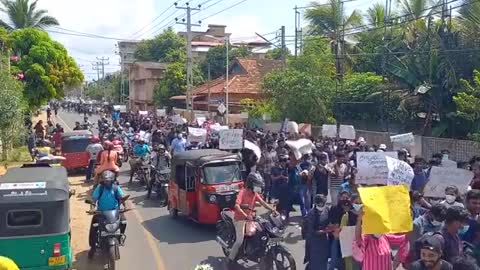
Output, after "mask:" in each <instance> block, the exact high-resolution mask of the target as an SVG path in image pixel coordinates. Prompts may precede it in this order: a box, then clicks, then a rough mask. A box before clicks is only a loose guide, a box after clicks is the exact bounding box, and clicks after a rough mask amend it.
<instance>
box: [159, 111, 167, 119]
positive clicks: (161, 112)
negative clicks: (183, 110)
mask: <svg viewBox="0 0 480 270" xmlns="http://www.w3.org/2000/svg"><path fill="white" fill-rule="evenodd" d="M166 115H167V111H166V110H165V109H157V116H158V117H160V116H166Z"/></svg>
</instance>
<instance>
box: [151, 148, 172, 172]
mask: <svg viewBox="0 0 480 270" xmlns="http://www.w3.org/2000/svg"><path fill="white" fill-rule="evenodd" d="M170 159H171V156H170V153H168V152H167V150H166V149H165V145H163V144H159V145H157V146H156V147H155V148H154V149H153V153H152V166H153V167H154V168H155V169H157V170H158V171H163V170H165V169H168V168H170Z"/></svg>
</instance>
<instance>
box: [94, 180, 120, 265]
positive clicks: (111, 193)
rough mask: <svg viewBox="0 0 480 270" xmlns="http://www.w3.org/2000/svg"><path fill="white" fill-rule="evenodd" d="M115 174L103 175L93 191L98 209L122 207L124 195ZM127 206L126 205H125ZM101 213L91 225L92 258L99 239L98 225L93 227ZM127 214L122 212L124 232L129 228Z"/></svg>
mask: <svg viewBox="0 0 480 270" xmlns="http://www.w3.org/2000/svg"><path fill="white" fill-rule="evenodd" d="M114 182H115V176H114V175H113V174H112V173H107V174H106V176H103V177H102V181H101V182H100V184H99V185H98V186H97V187H96V188H95V190H94V191H93V193H92V202H93V203H96V204H97V211H108V210H115V209H118V208H119V207H120V202H121V199H122V198H123V196H124V193H123V190H122V188H121V187H120V186H119V185H117V184H115V183H114ZM124 206H125V205H124ZM100 218H101V215H94V216H93V218H92V223H91V225H90V232H89V238H88V242H89V244H90V251H89V252H88V258H92V257H93V255H94V254H95V248H96V242H97V239H98V236H97V234H98V227H96V228H95V227H93V224H94V223H98V222H99V219H100ZM125 220H126V219H125V216H124V215H123V214H120V233H122V234H124V233H125V230H126V228H127V224H126V222H125Z"/></svg>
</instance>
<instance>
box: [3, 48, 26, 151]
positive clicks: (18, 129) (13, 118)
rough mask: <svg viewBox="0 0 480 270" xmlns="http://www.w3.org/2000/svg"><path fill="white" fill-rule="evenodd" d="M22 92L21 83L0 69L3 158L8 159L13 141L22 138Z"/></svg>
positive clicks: (24, 107) (23, 106)
mask: <svg viewBox="0 0 480 270" xmlns="http://www.w3.org/2000/svg"><path fill="white" fill-rule="evenodd" d="M0 56H1V54H0ZM22 92H23V86H22V84H21V83H20V82H19V81H17V80H15V79H13V78H12V76H10V74H8V72H6V70H5V69H0V96H1V97H2V98H1V99H0V140H1V142H2V159H3V160H7V159H8V154H9V152H10V151H11V150H12V148H13V145H14V143H18V141H19V140H20V139H21V138H23V134H24V131H25V130H24V122H23V115H24V112H25V109H26V104H25V102H24V99H23V95H22Z"/></svg>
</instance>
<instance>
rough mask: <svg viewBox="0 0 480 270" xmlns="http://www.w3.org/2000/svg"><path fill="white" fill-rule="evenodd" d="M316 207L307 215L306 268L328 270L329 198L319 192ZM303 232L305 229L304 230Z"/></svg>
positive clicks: (308, 269)
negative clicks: (327, 204)
mask: <svg viewBox="0 0 480 270" xmlns="http://www.w3.org/2000/svg"><path fill="white" fill-rule="evenodd" d="M313 202H314V207H313V208H312V209H311V210H310V211H308V213H307V215H306V216H305V221H306V222H305V224H306V228H304V229H305V259H304V263H306V264H307V265H306V267H305V269H306V270H327V266H328V257H329V256H328V254H329V251H330V239H329V233H330V232H332V229H331V226H329V220H328V213H329V209H328V207H327V206H326V203H327V199H326V197H325V196H324V195H321V194H317V195H315V197H314V199H313ZM302 232H303V231H302Z"/></svg>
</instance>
